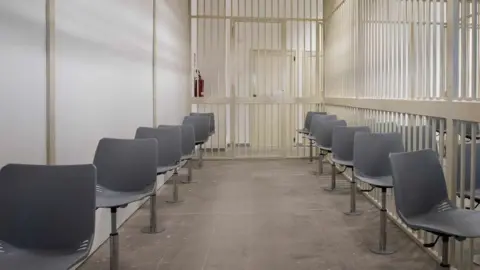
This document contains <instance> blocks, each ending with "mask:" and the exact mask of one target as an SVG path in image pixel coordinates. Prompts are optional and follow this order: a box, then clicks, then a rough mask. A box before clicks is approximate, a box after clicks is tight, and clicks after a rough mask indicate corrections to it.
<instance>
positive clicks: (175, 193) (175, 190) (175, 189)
mask: <svg viewBox="0 0 480 270" xmlns="http://www.w3.org/2000/svg"><path fill="white" fill-rule="evenodd" d="M172 181H173V194H172V200H170V201H167V203H180V202H183V200H180V199H179V198H178V185H177V177H175V176H173V178H172Z"/></svg>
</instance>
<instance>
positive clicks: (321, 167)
mask: <svg viewBox="0 0 480 270" xmlns="http://www.w3.org/2000/svg"><path fill="white" fill-rule="evenodd" d="M322 174H323V155H322V154H321V153H320V154H319V155H318V176H320V175H322Z"/></svg>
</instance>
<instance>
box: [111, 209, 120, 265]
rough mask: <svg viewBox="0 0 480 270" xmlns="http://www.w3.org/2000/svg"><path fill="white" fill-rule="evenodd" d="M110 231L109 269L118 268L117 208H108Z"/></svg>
mask: <svg viewBox="0 0 480 270" xmlns="http://www.w3.org/2000/svg"><path fill="white" fill-rule="evenodd" d="M110 219H111V222H110V224H111V231H110V270H118V268H119V253H118V245H119V243H118V232H117V208H110Z"/></svg>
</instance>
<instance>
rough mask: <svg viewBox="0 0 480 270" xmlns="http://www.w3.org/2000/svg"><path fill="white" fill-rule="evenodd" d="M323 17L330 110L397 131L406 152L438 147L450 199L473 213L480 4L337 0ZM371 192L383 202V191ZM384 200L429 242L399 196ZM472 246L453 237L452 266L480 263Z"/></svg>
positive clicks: (391, 212) (415, 235) (435, 252)
mask: <svg viewBox="0 0 480 270" xmlns="http://www.w3.org/2000/svg"><path fill="white" fill-rule="evenodd" d="M324 14H325V19H324V28H325V29H324V42H325V46H324V51H325V53H324V55H325V63H324V65H325V66H326V67H328V68H325V69H324V78H325V108H326V111H327V112H329V113H333V114H337V115H338V116H339V117H340V118H343V119H346V120H347V121H348V122H350V123H351V124H356V125H367V126H369V127H370V128H371V129H372V130H373V131H374V132H399V133H401V134H402V135H403V140H404V146H405V148H406V149H407V151H415V150H420V149H425V148H433V149H434V150H435V151H437V152H438V154H439V157H440V162H441V164H442V165H443V167H444V171H445V176H446V181H447V186H448V190H449V195H450V199H451V200H452V201H453V202H454V203H456V205H457V206H459V207H461V208H470V209H475V207H476V204H475V201H474V200H468V199H466V197H465V191H466V190H470V189H472V188H473V189H475V184H476V179H477V172H476V166H477V165H476V164H477V151H478V150H477V139H478V137H479V125H478V123H479V122H480V115H479V114H476V113H475V112H478V111H479V110H478V109H480V107H479V103H478V99H479V89H478V87H477V78H478V77H479V76H478V75H479V74H478V73H479V70H478V62H479V52H478V50H479V49H478V46H477V45H478V41H479V40H478V38H479V32H478V31H479V26H478V19H479V18H478V16H479V14H478V1H466V0H457V1H451V0H448V1H447V0H440V1H420V0H413V1H412V0H344V1H331V3H330V4H328V5H327V2H325V4H324ZM413 129H416V130H419V132H411V130H413ZM360 185H361V186H362V188H366V187H364V186H363V185H362V184H360ZM367 197H369V198H370V199H371V200H372V201H373V202H374V203H377V204H378V203H379V202H380V194H379V192H378V191H375V190H374V191H372V192H369V193H368V194H367ZM387 200H388V203H387V205H388V211H389V215H390V217H391V218H392V219H393V220H394V221H395V222H396V223H397V224H398V225H399V226H400V227H401V228H403V229H404V230H405V231H406V232H407V233H408V234H409V235H411V236H412V237H413V238H414V239H415V240H416V241H417V242H418V243H426V242H431V240H432V238H433V236H432V235H430V234H429V233H426V232H423V231H412V230H410V229H408V228H407V227H406V226H405V225H404V224H403V223H402V222H401V221H400V219H399V218H398V216H397V215H396V212H395V205H394V200H393V194H392V193H388V199H387ZM475 250H478V243H476V242H475V241H473V240H468V241H465V242H456V241H452V243H451V254H450V256H451V258H450V259H451V261H452V264H453V265H454V266H455V267H456V268H457V269H474V265H475V264H474V261H477V260H476V257H477V256H476V253H477V252H476V251H475ZM431 252H432V255H434V256H437V258H439V256H440V254H441V251H440V250H436V249H435V250H432V251H431Z"/></svg>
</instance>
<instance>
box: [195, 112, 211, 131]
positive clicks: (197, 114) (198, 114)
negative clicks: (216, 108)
mask: <svg viewBox="0 0 480 270" xmlns="http://www.w3.org/2000/svg"><path fill="white" fill-rule="evenodd" d="M190 116H208V117H209V120H210V121H209V123H208V126H209V131H210V133H214V132H215V114H214V113H190Z"/></svg>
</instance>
